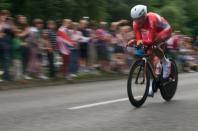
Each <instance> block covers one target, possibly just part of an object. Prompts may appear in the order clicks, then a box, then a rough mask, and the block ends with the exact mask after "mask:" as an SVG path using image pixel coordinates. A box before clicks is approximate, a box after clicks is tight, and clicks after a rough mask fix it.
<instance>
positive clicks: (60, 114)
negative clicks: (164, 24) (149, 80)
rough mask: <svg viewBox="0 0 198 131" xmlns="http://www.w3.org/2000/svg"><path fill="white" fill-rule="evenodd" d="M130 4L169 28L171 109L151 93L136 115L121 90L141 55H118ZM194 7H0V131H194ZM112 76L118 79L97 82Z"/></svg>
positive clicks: (62, 1)
mask: <svg viewBox="0 0 198 131" xmlns="http://www.w3.org/2000/svg"><path fill="white" fill-rule="evenodd" d="M137 4H144V5H146V6H147V7H148V12H156V13H158V14H159V15H161V16H163V17H164V18H165V19H167V20H168V22H169V23H170V25H171V27H172V30H173V31H172V36H171V37H170V38H169V39H168V40H167V50H166V55H167V56H168V57H171V58H173V59H174V60H175V61H176V63H177V66H178V70H179V81H178V83H179V85H178V90H177V92H176V95H175V97H174V98H173V100H172V101H170V102H165V101H164V100H163V99H162V98H161V96H160V93H159V92H157V93H156V94H155V96H154V98H153V99H152V98H148V99H147V101H146V102H145V104H144V105H143V106H142V107H141V108H139V109H136V108H134V107H133V106H132V105H131V104H130V102H129V101H128V97H127V87H126V84H127V78H126V76H127V75H128V73H129V70H130V67H131V65H132V63H134V62H135V60H136V59H137V58H139V57H141V56H142V55H143V53H144V52H143V51H142V50H141V49H136V48H134V47H128V48H126V45H127V43H128V41H129V40H131V39H134V38H135V34H134V30H133V28H132V22H133V21H132V19H131V17H130V10H131V8H132V7H133V6H135V5H137ZM197 7H198V1H196V0H188V1H186V0H171V1H170V0H169V1H167V0H152V1H148V0H40V1H36V0H0V89H10V90H0V105H1V106H0V131H93V130H94V131H122V130H123V131H148V130H152V131H159V130H160V131H173V130H174V131H175V130H176V131H196V130H198V125H197V121H198V110H197V108H198V101H197V99H198V95H197V94H198V88H197V87H198V86H197V85H198V81H197V78H198V73H197V71H198V33H197V32H198V22H197V20H198V10H197V9H198V8H197ZM114 76H119V78H121V79H120V80H111V81H103V82H102V81H97V80H99V79H98V78H103V80H104V79H105V78H108V77H109V78H112V79H113V77H114ZM122 76H124V77H122ZM93 79H94V82H89V83H80V82H81V80H82V81H83V80H86V81H93ZM68 81H69V82H73V83H79V84H68V83H67V82H68ZM53 82H54V83H55V84H51V85H54V86H47V83H53ZM45 83H46V86H41V85H45ZM56 83H57V85H56ZM27 86H28V87H32V88H26V87H27ZM11 88H12V89H11ZM13 88H17V89H13Z"/></svg>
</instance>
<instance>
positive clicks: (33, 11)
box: [0, 0, 198, 34]
mask: <svg viewBox="0 0 198 131" xmlns="http://www.w3.org/2000/svg"><path fill="white" fill-rule="evenodd" d="M136 4H145V5H147V6H148V10H149V11H152V12H157V13H159V14H161V15H162V16H164V17H165V18H167V19H168V21H169V22H170V23H171V25H172V26H173V28H174V29H175V30H181V31H183V32H184V33H187V34H197V32H198V24H197V23H198V22H197V20H198V8H197V7H198V1H197V0H188V1H187V0H0V9H9V10H10V11H11V12H12V14H14V15H17V14H24V15H27V16H28V17H29V18H30V19H33V18H42V19H44V20H49V19H54V20H61V19H63V18H71V19H73V20H75V21H78V20H79V19H81V18H82V17H83V16H89V17H90V18H91V19H93V20H97V21H99V20H106V21H116V20H119V19H130V9H131V8H132V7H133V6H134V5H136Z"/></svg>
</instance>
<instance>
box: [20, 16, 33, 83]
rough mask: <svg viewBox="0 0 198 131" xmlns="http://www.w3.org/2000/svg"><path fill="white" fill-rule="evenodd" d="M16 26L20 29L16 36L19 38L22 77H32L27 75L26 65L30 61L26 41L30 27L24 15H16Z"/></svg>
mask: <svg viewBox="0 0 198 131" xmlns="http://www.w3.org/2000/svg"><path fill="white" fill-rule="evenodd" d="M16 26H17V28H19V29H20V30H21V33H19V34H17V36H18V37H19V38H20V39H21V41H22V44H21V53H22V66H23V77H24V79H27V80H28V79H32V78H31V77H30V76H29V72H28V65H29V62H30V53H31V50H30V46H29V43H28V37H29V35H30V28H29V25H28V23H27V18H26V17H25V16H24V15H18V16H17V25H16Z"/></svg>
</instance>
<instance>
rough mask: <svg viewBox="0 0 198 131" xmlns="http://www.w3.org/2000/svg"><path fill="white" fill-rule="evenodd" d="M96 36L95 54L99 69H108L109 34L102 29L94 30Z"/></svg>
mask: <svg viewBox="0 0 198 131" xmlns="http://www.w3.org/2000/svg"><path fill="white" fill-rule="evenodd" d="M96 38H97V42H96V45H97V55H98V60H99V63H100V69H101V70H104V71H108V72H109V71H110V63H109V61H110V59H109V50H108V42H109V41H110V37H109V34H108V33H107V32H105V30H103V29H97V30H96Z"/></svg>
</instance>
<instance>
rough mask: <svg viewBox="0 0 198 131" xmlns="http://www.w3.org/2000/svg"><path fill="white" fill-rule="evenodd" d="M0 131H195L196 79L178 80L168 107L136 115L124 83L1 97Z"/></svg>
mask: <svg viewBox="0 0 198 131" xmlns="http://www.w3.org/2000/svg"><path fill="white" fill-rule="evenodd" d="M0 131H198V73H190V74H182V75H180V77H179V87H178V90H177V93H176V95H175V97H174V99H173V100H172V101H171V102H168V103H167V102H164V100H163V99H162V98H161V96H160V93H159V92H158V93H157V94H155V97H154V98H148V99H147V101H146V103H145V104H144V105H143V106H142V107H141V108H139V109H136V108H134V107H133V106H132V105H131V104H130V103H129V101H128V99H127V92H126V80H115V81H106V82H94V83H86V84H75V85H64V86H57V87H44V88H28V89H15V90H7V91H1V92H0Z"/></svg>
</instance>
